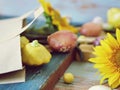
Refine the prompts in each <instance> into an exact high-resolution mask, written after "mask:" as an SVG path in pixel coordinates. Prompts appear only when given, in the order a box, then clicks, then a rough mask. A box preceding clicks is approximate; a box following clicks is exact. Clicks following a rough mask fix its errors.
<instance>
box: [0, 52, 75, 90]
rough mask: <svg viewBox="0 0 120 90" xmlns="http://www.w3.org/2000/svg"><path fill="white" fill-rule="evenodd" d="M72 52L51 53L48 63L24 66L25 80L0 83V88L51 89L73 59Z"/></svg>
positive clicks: (9, 89)
mask: <svg viewBox="0 0 120 90" xmlns="http://www.w3.org/2000/svg"><path fill="white" fill-rule="evenodd" d="M72 54H73V53H53V58H52V59H51V62H50V63H49V64H45V65H42V66H38V67H29V66H26V82H25V83H14V84H4V85H0V90H39V89H40V90H52V88H53V87H54V85H55V84H56V82H57V80H58V79H59V78H60V76H62V74H63V73H64V71H65V70H66V68H67V67H68V66H69V65H70V63H71V62H72V60H73V55H72Z"/></svg>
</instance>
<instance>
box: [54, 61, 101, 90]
mask: <svg viewBox="0 0 120 90" xmlns="http://www.w3.org/2000/svg"><path fill="white" fill-rule="evenodd" d="M66 72H71V73H73V74H74V76H75V80H74V82H73V83H72V84H65V83H64V81H63V78H61V79H60V80H59V82H58V83H57V84H56V86H55V88H54V90H88V88H90V87H91V86H93V85H97V84H99V80H100V75H99V74H97V73H96V72H97V70H96V69H94V68H93V64H92V63H89V62H78V61H75V62H73V63H72V64H71V65H70V67H69V68H68V69H67V70H66Z"/></svg>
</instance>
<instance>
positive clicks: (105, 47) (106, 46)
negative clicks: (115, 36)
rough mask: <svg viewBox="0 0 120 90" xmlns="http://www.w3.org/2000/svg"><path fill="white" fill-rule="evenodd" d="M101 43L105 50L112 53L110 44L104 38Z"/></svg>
mask: <svg viewBox="0 0 120 90" xmlns="http://www.w3.org/2000/svg"><path fill="white" fill-rule="evenodd" d="M100 44H101V46H102V48H103V50H105V52H106V53H109V54H111V53H112V49H111V48H110V46H109V45H108V44H107V43H106V42H105V41H104V40H101V42H100Z"/></svg>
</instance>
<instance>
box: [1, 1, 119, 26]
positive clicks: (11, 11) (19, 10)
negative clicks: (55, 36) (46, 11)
mask: <svg viewBox="0 0 120 90" xmlns="http://www.w3.org/2000/svg"><path fill="white" fill-rule="evenodd" d="M48 1H49V2H51V4H52V5H53V7H55V8H56V9H58V10H59V11H60V13H61V14H62V15H63V16H68V17H69V18H70V19H71V22H73V23H78V24H83V23H85V22H88V21H91V20H92V19H93V18H94V17H95V16H101V17H102V18H103V19H104V20H105V21H106V12H107V10H108V9H109V8H111V7H120V0H48ZM39 6H40V4H39V2H38V0H0V15H5V16H20V15H22V14H24V13H26V12H28V11H30V10H33V9H35V8H37V7H39Z"/></svg>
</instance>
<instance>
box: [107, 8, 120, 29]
mask: <svg viewBox="0 0 120 90" xmlns="http://www.w3.org/2000/svg"><path fill="white" fill-rule="evenodd" d="M107 19H108V23H109V24H110V25H112V26H114V27H115V28H120V8H110V9H109V10H108V12H107Z"/></svg>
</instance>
